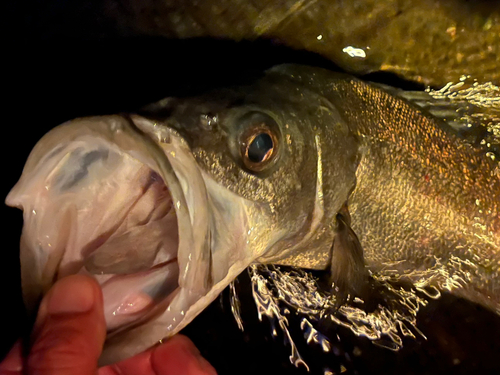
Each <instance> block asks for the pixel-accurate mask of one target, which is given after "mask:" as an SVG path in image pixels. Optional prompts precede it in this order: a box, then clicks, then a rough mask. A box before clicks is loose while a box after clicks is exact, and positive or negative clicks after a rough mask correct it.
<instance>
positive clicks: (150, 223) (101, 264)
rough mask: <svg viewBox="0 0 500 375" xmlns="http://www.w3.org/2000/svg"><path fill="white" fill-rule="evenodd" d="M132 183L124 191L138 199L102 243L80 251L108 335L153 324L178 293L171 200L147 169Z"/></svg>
mask: <svg viewBox="0 0 500 375" xmlns="http://www.w3.org/2000/svg"><path fill="white" fill-rule="evenodd" d="M136 177H137V178H136V179H134V180H133V181H132V182H130V187H129V189H130V190H140V191H141V192H142V193H141V194H140V195H138V196H137V199H136V200H134V201H133V202H131V205H130V207H129V210H128V211H127V212H126V213H125V215H123V216H122V217H121V218H119V220H118V221H117V223H116V225H115V228H113V229H114V230H113V231H111V232H108V233H107V234H106V237H107V238H102V237H99V238H97V239H96V240H94V241H93V243H94V245H91V246H90V247H87V248H86V249H85V253H87V254H89V255H88V256H87V257H86V258H85V261H84V270H85V271H86V272H88V273H90V274H92V275H93V276H94V277H95V278H96V279H97V280H98V281H99V283H100V284H101V287H102V291H103V297H104V313H105V318H106V324H107V330H108V333H113V332H117V331H120V330H122V329H125V328H128V327H130V326H132V325H136V324H140V323H141V322H142V321H144V320H147V319H150V318H152V315H155V313H157V312H159V310H160V306H164V307H165V306H166V305H167V306H168V305H169V304H170V302H171V301H172V299H173V298H174V296H175V295H176V294H177V293H178V292H179V288H180V286H179V273H180V269H179V268H180V266H179V262H178V251H179V224H178V220H177V215H176V212H175V207H174V198H173V197H172V194H171V193H170V191H169V189H168V187H167V184H166V183H165V182H164V181H163V179H162V178H161V177H160V175H159V174H158V173H157V172H156V171H154V170H152V169H150V168H149V167H147V166H145V165H143V166H142V167H140V168H139V169H138V170H137V176H136ZM102 241H104V242H102ZM100 242H102V244H100V245H98V246H95V245H96V244H97V243H100ZM92 247H94V249H92Z"/></svg>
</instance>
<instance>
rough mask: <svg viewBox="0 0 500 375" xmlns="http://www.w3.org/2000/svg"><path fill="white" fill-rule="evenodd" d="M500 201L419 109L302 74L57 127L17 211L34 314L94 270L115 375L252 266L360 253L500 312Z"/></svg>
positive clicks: (28, 175) (468, 148)
mask: <svg viewBox="0 0 500 375" xmlns="http://www.w3.org/2000/svg"><path fill="white" fill-rule="evenodd" d="M499 194H500V179H499V174H498V166H497V165H496V164H495V163H493V162H492V161H491V160H490V159H488V158H486V157H484V155H483V154H482V153H481V151H480V150H479V149H477V148H474V147H473V146H472V145H470V144H469V143H467V142H465V141H463V140H461V139H460V138H458V137H457V136H455V135H454V134H453V133H452V132H450V131H446V130H445V129H444V128H443V124H442V123H440V121H439V120H436V119H435V118H434V117H432V116H431V115H429V114H426V113H424V112H422V110H420V109H419V108H418V107H416V106H414V105H412V104H411V103H409V102H407V101H406V100H404V99H401V98H399V97H397V96H395V95H393V94H391V93H389V92H387V91H386V90H384V89H382V88H380V87H377V86H374V85H370V84H367V83H364V82H362V81H359V80H357V79H355V78H352V77H350V76H347V75H343V74H339V73H333V72H329V71H326V70H323V69H317V68H311V67H305V66H296V65H284V66H278V67H275V68H273V69H270V70H268V71H267V72H265V74H264V75H263V76H262V77H260V78H258V79H256V80H255V81H254V82H252V83H250V84H245V85H242V86H238V87H232V88H228V89H222V90H216V91H212V92H209V93H207V94H206V95H202V96H199V97H195V98H167V99H164V100H162V101H160V102H158V103H154V104H152V105H150V106H148V107H146V108H144V110H142V111H140V112H139V113H138V114H132V115H120V116H118V115H116V116H103V117H94V118H82V119H77V120H74V121H71V122H69V123H67V124H64V125H62V126H60V127H58V128H55V129H54V130H52V131H51V132H50V133H48V134H47V135H46V136H45V137H44V138H42V140H41V141H40V142H39V143H38V144H37V145H36V146H35V148H34V150H33V151H32V153H31V155H30V157H29V159H28V161H27V163H26V166H25V169H24V171H23V175H22V177H21V179H20V181H19V182H18V184H17V185H16V186H15V187H14V189H13V190H12V191H11V193H10V194H9V196H8V197H7V203H8V204H9V205H13V206H18V207H21V208H23V210H24V220H25V225H24V228H23V235H22V239H21V268H22V279H23V291H24V294H25V300H26V303H27V305H28V307H31V308H35V307H36V304H37V302H38V301H39V299H40V298H41V296H42V295H43V293H45V292H46V291H47V290H48V289H49V288H50V286H51V285H52V283H53V282H54V280H56V279H58V278H60V277H63V276H65V275H67V274H71V273H85V274H91V275H94V276H95V277H96V279H97V280H98V281H99V282H100V283H101V285H102V287H103V293H104V301H105V315H106V320H107V325H108V339H107V342H106V345H105V349H104V352H103V356H102V358H101V360H102V363H110V362H114V361H117V360H119V359H123V358H126V357H129V356H131V355H133V354H135V353H138V352H139V351H141V350H144V349H146V348H148V347H150V346H151V345H153V344H155V343H156V342H157V341H159V340H160V339H162V338H164V337H168V336H170V335H173V334H175V333H176V332H178V331H179V330H180V329H182V328H183V327H184V326H185V325H186V324H188V323H189V322H190V321H191V320H192V319H193V318H194V317H195V316H196V315H197V314H198V313H199V312H200V311H202V310H203V309H204V308H205V307H206V306H207V305H208V304H209V303H210V302H211V301H212V300H213V299H215V298H216V296H217V295H218V294H219V293H220V292H221V291H222V290H223V289H224V288H225V287H226V286H227V285H228V284H229V283H230V282H231V281H232V280H233V279H234V278H235V277H236V276H237V275H238V274H239V273H240V272H241V271H243V270H244V269H245V268H246V267H247V266H249V265H250V264H255V263H264V264H280V265H291V266H297V267H304V268H309V269H327V268H329V267H331V264H332V263H335V261H336V259H354V260H355V261H354V263H356V264H355V265H356V267H357V268H355V269H358V270H360V269H362V268H363V269H364V265H361V268H360V265H359V264H358V263H359V260H361V261H363V256H362V254H359V245H358V244H360V245H361V248H362V250H363V252H364V261H365V262H366V267H367V268H368V269H369V270H370V271H371V272H378V273H384V272H386V273H387V274H388V275H392V276H394V275H396V276H398V277H401V278H407V279H409V280H410V281H412V282H413V283H415V284H417V285H419V286H422V287H424V286H428V285H430V286H435V287H437V288H438V289H440V290H442V289H446V290H450V291H451V292H453V293H457V294H460V295H463V296H465V297H467V298H470V299H472V300H474V301H476V302H479V303H482V304H484V305H486V306H488V307H490V308H493V309H497V310H498V306H499V304H500V293H499V289H498V288H499V282H500V280H499V259H500V256H499V251H498V246H499V235H498V228H499V227H498V225H499V211H498V203H497V202H500V200H499V199H498V198H499V196H498V195H499ZM478 202H479V203H478ZM346 207H347V209H348V210H349V213H350V216H348V215H343V216H342V217H343V218H344V219H343V221H342V223H341V224H342V225H339V223H338V218H339V213H342V212H344V210H345V209H346ZM349 217H350V219H347V218H349ZM343 233H344V234H347V235H348V236H350V238H351V240H350V241H339V240H338V237H337V236H342V234H343ZM336 237H337V240H336ZM356 237H357V238H356ZM358 239H359V242H358ZM335 243H336V244H337V245H334V244H335ZM349 243H354V244H355V246H356V252H357V253H356V254H355V256H353V257H351V258H349V257H341V258H339V257H338V255H339V252H340V255H342V253H341V252H342V250H343V249H344V250H346V251H349V246H350V245H347V246H346V245H343V244H349ZM332 247H333V255H332ZM336 254H337V255H336ZM337 268H338V267H337ZM332 269H334V268H332ZM350 271H351V270H350ZM339 272H340V277H342V275H343V274H342V270H340V271H339ZM337 276H339V275H337ZM337 280H338V279H337ZM356 289H357V288H356Z"/></svg>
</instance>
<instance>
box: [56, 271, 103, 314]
mask: <svg viewBox="0 0 500 375" xmlns="http://www.w3.org/2000/svg"><path fill="white" fill-rule="evenodd" d="M94 301H95V290H94V285H93V283H92V281H91V280H89V279H88V278H87V277H85V276H81V275H74V276H69V277H67V278H64V279H61V280H59V281H58V282H57V283H56V284H55V285H54V287H53V289H52V291H51V293H50V296H49V301H48V302H47V313H48V314H70V313H83V312H87V311H89V310H90V309H91V308H92V306H93V305H94Z"/></svg>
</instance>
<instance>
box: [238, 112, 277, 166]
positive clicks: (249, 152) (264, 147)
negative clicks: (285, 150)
mask: <svg viewBox="0 0 500 375" xmlns="http://www.w3.org/2000/svg"><path fill="white" fill-rule="evenodd" d="M242 121H243V125H244V130H243V132H242V134H241V137H240V153H241V157H242V160H243V164H244V166H245V167H246V168H247V169H249V170H250V171H252V172H261V171H263V170H264V169H267V168H268V167H269V166H271V165H272V164H274V161H275V160H276V158H277V156H278V149H279V128H278V124H276V122H275V121H274V120H273V119H272V118H271V117H269V116H268V115H265V114H263V113H258V112H254V113H251V114H249V115H247V116H245V118H244V119H243V120H242Z"/></svg>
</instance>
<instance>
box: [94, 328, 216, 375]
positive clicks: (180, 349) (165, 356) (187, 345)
mask: <svg viewBox="0 0 500 375" xmlns="http://www.w3.org/2000/svg"><path fill="white" fill-rule="evenodd" d="M98 374H99V375H217V372H216V371H215V369H214V368H213V367H212V366H211V365H210V363H208V361H207V360H206V359H205V358H203V357H202V356H201V354H200V352H199V350H198V349H197V348H196V347H195V346H194V344H193V343H192V342H191V340H189V339H188V338H187V337H186V336H183V335H176V336H174V337H172V338H171V339H170V340H168V341H167V342H165V343H163V344H161V345H159V346H157V347H154V348H152V349H150V350H148V351H146V352H144V353H141V354H139V355H136V356H135V357H132V358H130V359H127V360H125V361H122V362H119V363H117V364H114V365H111V366H106V367H102V368H100V369H99V373H98Z"/></svg>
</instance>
